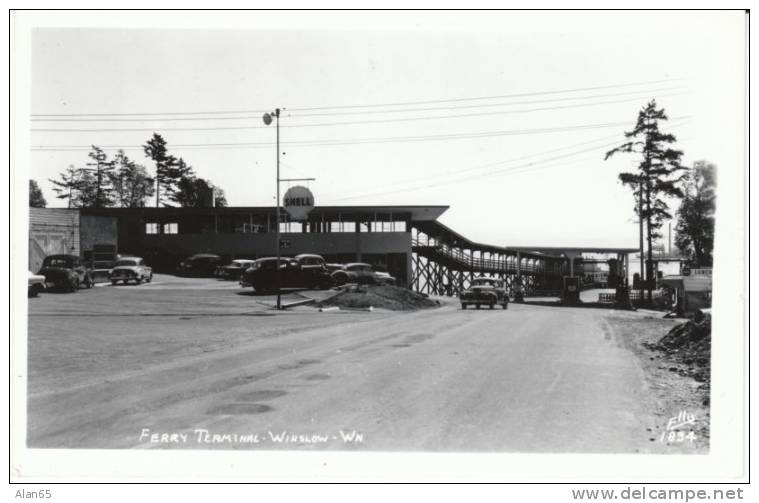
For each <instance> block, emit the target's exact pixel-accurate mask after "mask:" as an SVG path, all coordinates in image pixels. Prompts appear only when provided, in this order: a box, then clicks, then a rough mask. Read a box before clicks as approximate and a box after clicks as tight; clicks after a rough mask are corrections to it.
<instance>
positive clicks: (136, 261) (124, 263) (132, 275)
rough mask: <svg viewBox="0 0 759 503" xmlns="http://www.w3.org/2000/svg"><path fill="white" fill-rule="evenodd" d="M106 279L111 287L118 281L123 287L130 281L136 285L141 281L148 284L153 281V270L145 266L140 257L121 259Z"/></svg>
mask: <svg viewBox="0 0 759 503" xmlns="http://www.w3.org/2000/svg"><path fill="white" fill-rule="evenodd" d="M108 279H110V280H111V284H112V285H115V284H116V283H118V282H119V281H121V282H122V283H124V284H125V285H126V284H127V283H128V282H130V281H134V282H135V283H136V284H138V285H139V284H140V283H142V282H143V281H144V282H146V283H149V282H150V281H151V280H152V279H153V269H152V268H150V267H148V266H147V265H145V262H144V261H143V260H142V258H141V257H121V258H120V259H119V260H117V261H116V263H115V264H113V269H111V270H110V271H109V272H108Z"/></svg>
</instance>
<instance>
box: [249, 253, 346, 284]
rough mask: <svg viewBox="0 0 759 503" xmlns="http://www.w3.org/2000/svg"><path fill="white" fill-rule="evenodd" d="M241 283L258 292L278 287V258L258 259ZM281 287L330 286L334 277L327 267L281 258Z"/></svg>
mask: <svg viewBox="0 0 759 503" xmlns="http://www.w3.org/2000/svg"><path fill="white" fill-rule="evenodd" d="M240 285H241V286H244V287H247V286H252V287H253V288H254V289H255V290H256V291H257V292H260V293H268V292H274V291H276V289H277V258H276V257H267V258H260V259H258V260H256V261H255V262H254V263H253V265H252V266H250V267H249V268H248V269H247V270H246V271H245V272H244V273H243V275H242V280H241V281H240ZM279 286H280V288H329V287H330V286H332V278H331V277H330V275H329V273H328V272H327V270H326V268H321V267H310V266H309V265H303V264H301V263H300V262H299V261H298V260H296V259H295V258H289V257H280V259H279Z"/></svg>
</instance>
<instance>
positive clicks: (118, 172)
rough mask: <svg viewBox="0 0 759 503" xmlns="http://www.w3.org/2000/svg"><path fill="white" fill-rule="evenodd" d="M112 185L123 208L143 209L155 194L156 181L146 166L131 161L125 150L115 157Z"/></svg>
mask: <svg viewBox="0 0 759 503" xmlns="http://www.w3.org/2000/svg"><path fill="white" fill-rule="evenodd" d="M113 162H114V168H115V169H114V171H113V172H112V173H111V185H112V186H113V190H114V193H115V195H116V199H117V203H118V204H119V205H120V206H121V207H122V208H143V207H145V205H146V200H147V199H148V198H149V197H151V196H152V195H153V194H154V193H155V187H154V185H153V184H154V180H153V178H151V177H150V176H149V175H148V172H147V170H146V169H145V167H144V166H141V165H139V164H137V163H136V162H134V161H133V160H132V159H130V158H129V157H128V156H127V155H126V154H125V153H124V151H123V150H119V151H118V152H117V153H116V156H115V157H114V161H113Z"/></svg>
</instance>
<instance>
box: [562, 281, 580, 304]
mask: <svg viewBox="0 0 759 503" xmlns="http://www.w3.org/2000/svg"><path fill="white" fill-rule="evenodd" d="M563 280H564V284H563V288H562V290H561V303H562V304H579V303H580V291H581V290H582V278H580V277H579V276H564V277H563Z"/></svg>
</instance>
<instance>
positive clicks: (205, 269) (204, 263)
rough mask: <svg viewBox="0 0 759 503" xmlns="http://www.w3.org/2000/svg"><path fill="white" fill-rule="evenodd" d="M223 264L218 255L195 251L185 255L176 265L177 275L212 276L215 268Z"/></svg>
mask: <svg viewBox="0 0 759 503" xmlns="http://www.w3.org/2000/svg"><path fill="white" fill-rule="evenodd" d="M221 265H224V261H223V260H222V259H221V257H220V256H218V255H215V254H213V253H196V254H195V255H192V256H191V257H187V258H186V259H184V260H183V261H181V262H180V263H179V265H178V266H177V274H178V275H179V276H204V277H212V276H213V275H214V272H215V271H216V268H217V267H219V266H221Z"/></svg>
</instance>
